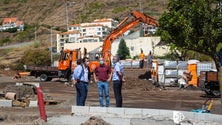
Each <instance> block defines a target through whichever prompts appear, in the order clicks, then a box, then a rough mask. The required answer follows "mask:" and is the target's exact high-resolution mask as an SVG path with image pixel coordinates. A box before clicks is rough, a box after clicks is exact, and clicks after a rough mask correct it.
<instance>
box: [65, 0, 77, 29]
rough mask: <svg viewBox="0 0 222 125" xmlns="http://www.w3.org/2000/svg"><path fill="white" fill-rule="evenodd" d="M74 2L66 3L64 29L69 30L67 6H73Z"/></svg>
mask: <svg viewBox="0 0 222 125" xmlns="http://www.w3.org/2000/svg"><path fill="white" fill-rule="evenodd" d="M74 3H75V2H74V1H73V2H69V1H66V29H67V31H68V30H69V8H68V7H69V5H71V4H74Z"/></svg>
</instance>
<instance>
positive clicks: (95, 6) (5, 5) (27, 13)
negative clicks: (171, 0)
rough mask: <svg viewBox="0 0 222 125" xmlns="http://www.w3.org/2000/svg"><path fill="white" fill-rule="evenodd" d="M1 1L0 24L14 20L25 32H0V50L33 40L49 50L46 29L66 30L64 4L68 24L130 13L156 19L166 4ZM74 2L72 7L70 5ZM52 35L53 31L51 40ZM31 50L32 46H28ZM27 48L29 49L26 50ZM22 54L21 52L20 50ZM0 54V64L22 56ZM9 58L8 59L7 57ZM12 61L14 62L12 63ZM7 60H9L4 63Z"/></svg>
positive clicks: (158, 0)
mask: <svg viewBox="0 0 222 125" xmlns="http://www.w3.org/2000/svg"><path fill="white" fill-rule="evenodd" d="M69 1H70V2H69V4H67V3H68V2H67V0H1V1H0V22H2V21H3V19H4V18H5V17H17V18H18V19H19V20H23V21H24V22H25V24H26V26H27V28H26V31H25V32H19V33H4V32H0V45H1V44H2V43H3V46H5V45H9V44H14V43H20V42H29V41H33V40H35V39H36V40H37V41H39V42H40V45H43V46H44V47H47V46H49V45H50V44H49V41H50V37H49V35H50V27H57V28H55V29H56V30H57V32H59V31H65V29H66V4H67V5H68V6H67V7H68V15H69V16H68V17H69V24H74V23H84V22H91V21H93V20H94V19H99V18H114V19H116V20H120V21H121V20H122V19H123V18H124V17H126V16H127V15H128V14H129V13H130V12H132V11H133V10H142V11H143V12H144V13H145V14H147V15H149V16H152V17H155V18H156V19H158V18H159V17H160V15H161V14H162V13H163V11H165V10H166V6H167V0H138V1H134V0H69ZM72 1H74V2H75V3H73V2H72ZM55 33H56V31H53V38H55ZM32 47H33V46H32ZM32 47H31V48H32ZM29 48H30V47H29ZM20 50H21V51H23V52H24V50H25V49H24V48H22V49H20ZM2 51H3V50H1V54H0V56H1V57H0V61H1V63H2V62H3V61H6V60H7V62H11V61H10V58H13V62H14V61H15V60H17V58H20V57H21V56H22V55H21V54H19V55H17V53H22V52H16V51H19V50H16V51H15V52H14V50H13V49H11V50H7V51H6V52H5V51H4V53H6V54H3V52H2ZM8 56H12V57H8ZM14 57H15V58H16V59H14ZM8 58H9V59H8ZM0 65H1V64H0Z"/></svg>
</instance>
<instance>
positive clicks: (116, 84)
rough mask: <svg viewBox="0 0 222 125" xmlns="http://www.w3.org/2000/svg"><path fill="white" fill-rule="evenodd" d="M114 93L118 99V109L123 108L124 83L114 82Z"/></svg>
mask: <svg viewBox="0 0 222 125" xmlns="http://www.w3.org/2000/svg"><path fill="white" fill-rule="evenodd" d="M113 91H114V96H115V99H116V107H122V103H123V99H122V92H121V91H122V81H113Z"/></svg>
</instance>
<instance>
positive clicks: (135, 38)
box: [64, 31, 170, 57]
mask: <svg viewBox="0 0 222 125" xmlns="http://www.w3.org/2000/svg"><path fill="white" fill-rule="evenodd" d="M139 36H140V35H139V31H137V32H134V33H132V34H130V35H128V36H123V37H120V38H119V39H117V40H115V41H114V42H113V43H112V45H111V53H112V55H116V54H117V50H118V46H119V43H120V40H121V39H122V38H123V39H124V40H125V42H126V45H127V47H129V50H130V56H131V57H134V56H138V55H139V54H140V49H143V52H144V54H145V55H146V56H147V55H148V53H149V52H150V51H151V52H152V53H153V54H154V55H156V56H163V55H164V54H167V53H169V52H170V50H169V47H168V46H165V45H162V46H157V44H158V43H159V42H160V37H139ZM102 45H103V42H88V43H69V44H65V45H64V49H73V48H81V51H82V52H83V50H84V47H85V48H86V49H87V52H89V53H90V51H93V50H95V49H97V48H100V49H99V50H102V48H101V47H102Z"/></svg>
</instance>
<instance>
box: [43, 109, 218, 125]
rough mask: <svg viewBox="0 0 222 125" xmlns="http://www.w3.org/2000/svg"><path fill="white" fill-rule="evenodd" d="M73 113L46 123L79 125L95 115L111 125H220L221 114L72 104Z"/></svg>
mask: <svg viewBox="0 0 222 125" xmlns="http://www.w3.org/2000/svg"><path fill="white" fill-rule="evenodd" d="M72 114H73V115H60V116H54V117H50V118H48V122H47V123H48V124H53V125H54V124H59V125H80V124H82V123H84V122H85V121H87V120H88V119H90V117H91V116H95V117H98V118H101V119H103V120H104V121H106V122H107V123H110V124H111V125H175V124H180V125H221V123H222V115H215V114H209V113H195V112H186V111H173V110H161V109H141V108H113V107H108V108H107V107H89V106H84V107H82V106H72Z"/></svg>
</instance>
